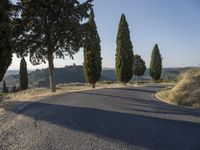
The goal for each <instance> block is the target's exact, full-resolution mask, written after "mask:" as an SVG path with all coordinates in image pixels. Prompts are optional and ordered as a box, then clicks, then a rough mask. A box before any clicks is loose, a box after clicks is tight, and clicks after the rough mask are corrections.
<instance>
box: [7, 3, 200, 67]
mask: <svg viewBox="0 0 200 150" xmlns="http://www.w3.org/2000/svg"><path fill="white" fill-rule="evenodd" d="M12 1H13V2H15V1H16V0H12ZM94 12H95V15H96V18H95V19H96V24H97V27H98V32H99V35H100V38H101V48H102V58H103V67H112V68H114V66H115V49H116V35H117V30H118V24H119V20H120V16H121V14H122V13H125V15H126V18H127V21H128V24H129V28H130V31H131V40H132V42H133V48H134V53H135V54H136V53H137V54H139V55H141V56H142V58H144V60H145V61H146V64H147V66H149V62H150V57H151V51H152V48H153V46H154V44H155V43H158V45H159V47H160V50H161V54H162V57H163V66H164V67H186V66H200V0H94ZM28 60H29V59H28V58H27V61H28ZM73 63H76V64H80V65H81V64H82V63H83V52H82V50H80V52H79V53H77V54H76V55H75V59H74V60H70V58H66V59H65V60H60V59H59V60H55V67H63V66H66V65H70V64H73ZM45 67H47V65H46V64H43V65H40V66H32V65H31V64H30V63H29V62H28V69H36V68H45ZM18 68H19V59H17V58H16V57H15V56H14V58H13V63H12V65H11V66H10V68H9V69H18Z"/></svg>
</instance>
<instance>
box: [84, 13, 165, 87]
mask: <svg viewBox="0 0 200 150" xmlns="http://www.w3.org/2000/svg"><path fill="white" fill-rule="evenodd" d="M87 27H88V34H87V36H86V42H85V45H84V73H85V77H86V80H87V81H88V82H89V83H91V84H92V87H93V88H95V84H96V82H97V81H98V80H99V79H100V77H101V70H102V58H101V46H100V38H99V35H98V32H97V26H96V23H95V20H94V12H93V10H91V13H90V17H89V22H88V26H87ZM116 43H117V48H116V55H115V69H116V76H117V80H118V81H121V82H122V83H123V84H124V85H126V84H127V83H128V82H129V81H130V80H131V79H132V77H133V74H134V75H136V76H138V77H139V76H141V75H143V74H144V73H145V70H146V65H145V62H144V61H143V60H142V58H141V57H140V56H139V55H134V54H133V45H132V42H131V38H130V30H129V26H128V23H127V21H126V17H125V15H124V14H122V16H121V19H120V23H119V27H118V33H117V41H116ZM161 73H162V57H161V54H160V50H159V48H158V45H157V44H156V45H155V47H154V49H153V51H152V56H151V63H150V76H151V77H152V78H153V80H156V81H157V80H159V79H160V77H161Z"/></svg>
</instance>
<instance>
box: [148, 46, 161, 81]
mask: <svg viewBox="0 0 200 150" xmlns="http://www.w3.org/2000/svg"><path fill="white" fill-rule="evenodd" d="M149 73H150V76H151V77H152V79H153V80H155V81H158V80H160V78H161V74H162V57H161V54H160V50H159V47H158V44H155V46H154V48H153V51H152V54H151V63H150V72H149Z"/></svg>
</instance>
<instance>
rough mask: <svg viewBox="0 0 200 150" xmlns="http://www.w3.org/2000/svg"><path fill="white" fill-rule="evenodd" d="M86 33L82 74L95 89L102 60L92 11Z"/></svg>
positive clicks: (99, 75)
mask: <svg viewBox="0 0 200 150" xmlns="http://www.w3.org/2000/svg"><path fill="white" fill-rule="evenodd" d="M88 31H89V32H88V34H87V36H86V41H85V44H84V73H85V77H86V80H87V81H88V82H89V83H90V84H92V85H93V88H95V84H96V82H97V81H98V80H99V79H100V77H101V70H102V63H101V60H102V58H101V46H100V38H99V35H98V32H97V27H96V23H95V20H94V12H93V10H91V14H90V17H89V22H88Z"/></svg>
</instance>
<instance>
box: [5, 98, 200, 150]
mask: <svg viewBox="0 0 200 150" xmlns="http://www.w3.org/2000/svg"><path fill="white" fill-rule="evenodd" d="M26 103H28V102H26ZM8 111H13V110H9V109H8ZM15 113H17V114H21V115H24V116H28V117H31V118H33V119H35V120H38V121H45V122H47V123H50V124H54V125H58V126H62V127H65V128H68V129H71V130H75V131H80V132H85V133H90V134H95V135H97V136H98V137H102V138H107V139H111V140H117V141H120V142H125V143H128V144H130V145H134V146H139V147H142V148H145V149H149V150H160V149H165V150H179V149H181V150H188V149H190V150H196V149H198V148H199V147H200V143H199V139H200V124H197V123H192V122H186V121H177V120H167V119H161V118H155V117H149V116H142V115H136V114H129V113H122V112H115V111H107V110H100V109H95V108H83V107H75V106H66V105H57V104H48V103H45V102H36V103H33V104H32V105H29V107H26V108H25V109H23V110H22V111H18V112H15Z"/></svg>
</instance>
